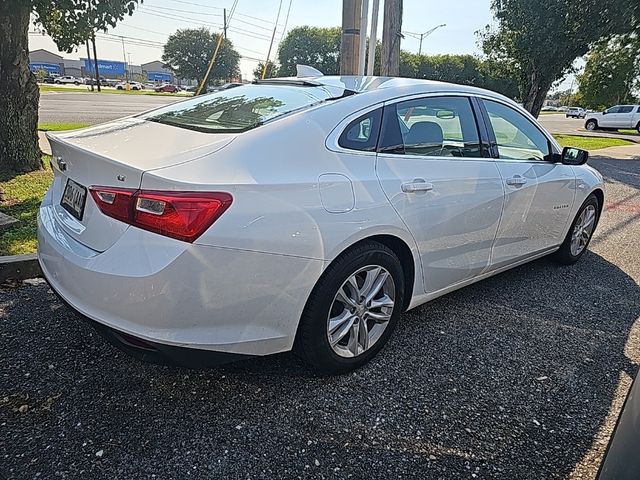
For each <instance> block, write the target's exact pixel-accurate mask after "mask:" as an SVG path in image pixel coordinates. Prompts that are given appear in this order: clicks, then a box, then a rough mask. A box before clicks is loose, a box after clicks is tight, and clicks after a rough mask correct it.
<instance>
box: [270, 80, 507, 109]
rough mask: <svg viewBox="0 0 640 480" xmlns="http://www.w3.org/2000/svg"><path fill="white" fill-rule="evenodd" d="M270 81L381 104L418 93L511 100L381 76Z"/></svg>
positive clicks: (431, 82) (469, 89)
mask: <svg viewBox="0 0 640 480" xmlns="http://www.w3.org/2000/svg"><path fill="white" fill-rule="evenodd" d="M273 80H282V81H284V82H286V81H291V82H305V81H306V82H309V83H315V84H317V85H318V86H326V87H329V88H331V89H342V90H345V91H347V90H348V91H350V92H354V93H358V94H361V93H366V94H367V97H370V98H371V97H372V98H371V100H373V101H384V100H386V99H391V98H396V97H398V96H399V94H400V96H404V95H412V94H421V93H436V92H437V93H447V92H449V93H467V94H469V95H484V96H490V97H495V98H499V99H502V100H505V101H508V102H509V103H514V104H515V102H513V100H511V99H509V98H507V97H505V96H503V95H501V94H499V93H496V92H493V91H491V90H485V89H482V88H478V87H473V86H469V85H459V84H456V83H447V82H439V81H435V80H425V79H419V78H404V77H381V76H357V75H342V76H338V75H323V76H317V77H289V78H281V79H273Z"/></svg>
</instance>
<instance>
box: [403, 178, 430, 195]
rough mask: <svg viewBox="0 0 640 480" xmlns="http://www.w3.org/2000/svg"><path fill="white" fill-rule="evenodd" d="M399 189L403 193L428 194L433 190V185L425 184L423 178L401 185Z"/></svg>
mask: <svg viewBox="0 0 640 480" xmlns="http://www.w3.org/2000/svg"><path fill="white" fill-rule="evenodd" d="M400 188H401V189H402V191H403V192H404V193H417V192H428V191H429V190H433V183H427V182H426V181H425V180H424V178H416V179H415V180H414V181H413V182H406V183H403V184H402V185H401V186H400Z"/></svg>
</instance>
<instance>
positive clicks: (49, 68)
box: [29, 62, 61, 74]
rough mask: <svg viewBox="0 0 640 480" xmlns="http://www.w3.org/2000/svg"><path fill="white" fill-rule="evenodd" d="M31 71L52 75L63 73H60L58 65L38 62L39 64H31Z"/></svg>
mask: <svg viewBox="0 0 640 480" xmlns="http://www.w3.org/2000/svg"><path fill="white" fill-rule="evenodd" d="M29 70H31V71H32V72H37V71H39V70H44V71H45V72H47V73H49V74H51V73H61V72H60V65H58V64H57V63H43V62H38V63H30V64H29Z"/></svg>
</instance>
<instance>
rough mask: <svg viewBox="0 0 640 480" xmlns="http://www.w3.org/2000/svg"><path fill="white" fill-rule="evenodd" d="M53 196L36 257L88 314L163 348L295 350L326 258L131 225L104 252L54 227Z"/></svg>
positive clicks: (63, 293)
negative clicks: (221, 244) (198, 240)
mask: <svg viewBox="0 0 640 480" xmlns="http://www.w3.org/2000/svg"><path fill="white" fill-rule="evenodd" d="M47 200H48V198H45V202H44V203H43V205H42V207H41V208H40V213H39V217H38V259H39V261H40V265H41V268H42V271H43V274H44V276H45V278H46V279H47V281H48V282H49V284H50V285H51V287H52V288H53V290H54V291H56V293H57V294H58V295H60V297H62V299H63V300H64V301H65V302H66V303H68V304H70V305H71V306H72V307H73V308H74V309H75V310H76V311H78V312H79V313H80V314H81V315H83V316H85V317H87V318H89V319H91V320H93V321H95V322H98V323H99V324H100V325H104V326H105V327H107V329H112V330H113V331H115V333H116V335H117V334H125V335H130V336H132V337H135V338H137V339H141V340H143V341H145V342H150V343H152V344H157V345H156V347H155V348H156V349H157V350H163V349H164V348H165V347H167V348H171V347H182V348H185V347H186V348H190V349H197V350H208V351H214V352H220V353H228V354H240V355H267V354H272V353H277V352H282V351H286V350H290V349H291V348H292V346H293V341H294V339H295V334H296V330H297V327H298V321H299V319H300V315H301V314H302V310H303V309H304V304H305V302H306V299H307V298H308V296H309V293H310V292H311V289H312V288H313V286H314V285H315V282H316V280H317V279H318V278H319V276H320V274H321V272H322V269H323V264H324V262H322V261H320V260H312V259H306V258H300V257H292V256H285V255H273V254H266V253H260V252H253V251H241V250H235V249H229V248H218V247H209V246H202V245H193V244H188V243H184V242H180V241H177V240H173V239H169V238H165V237H162V236H159V235H156V234H153V233H150V232H145V231H143V230H140V229H137V228H133V227H131V228H129V229H127V230H126V232H125V233H124V234H123V235H122V237H121V238H120V239H119V240H118V241H116V243H115V244H114V245H113V246H112V247H111V248H109V249H108V250H106V251H104V252H102V253H99V252H95V251H93V250H91V249H89V248H87V247H85V246H83V245H82V244H80V243H79V242H77V241H75V240H74V239H73V238H71V237H70V236H69V235H68V234H66V233H65V232H64V231H63V230H62V229H61V228H60V227H59V226H58V225H57V223H56V220H55V218H54V216H53V209H52V206H51V205H50V204H48V202H47ZM107 333H109V332H107Z"/></svg>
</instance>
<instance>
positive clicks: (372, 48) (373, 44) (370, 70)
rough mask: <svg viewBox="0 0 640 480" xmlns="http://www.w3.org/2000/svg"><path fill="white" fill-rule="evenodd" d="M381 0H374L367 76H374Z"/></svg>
mask: <svg viewBox="0 0 640 480" xmlns="http://www.w3.org/2000/svg"><path fill="white" fill-rule="evenodd" d="M379 9H380V0H373V5H372V7H371V35H369V56H368V58H367V75H369V76H372V75H373V67H374V65H375V63H376V46H377V45H376V43H377V41H378V38H377V37H378V12H379Z"/></svg>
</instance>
